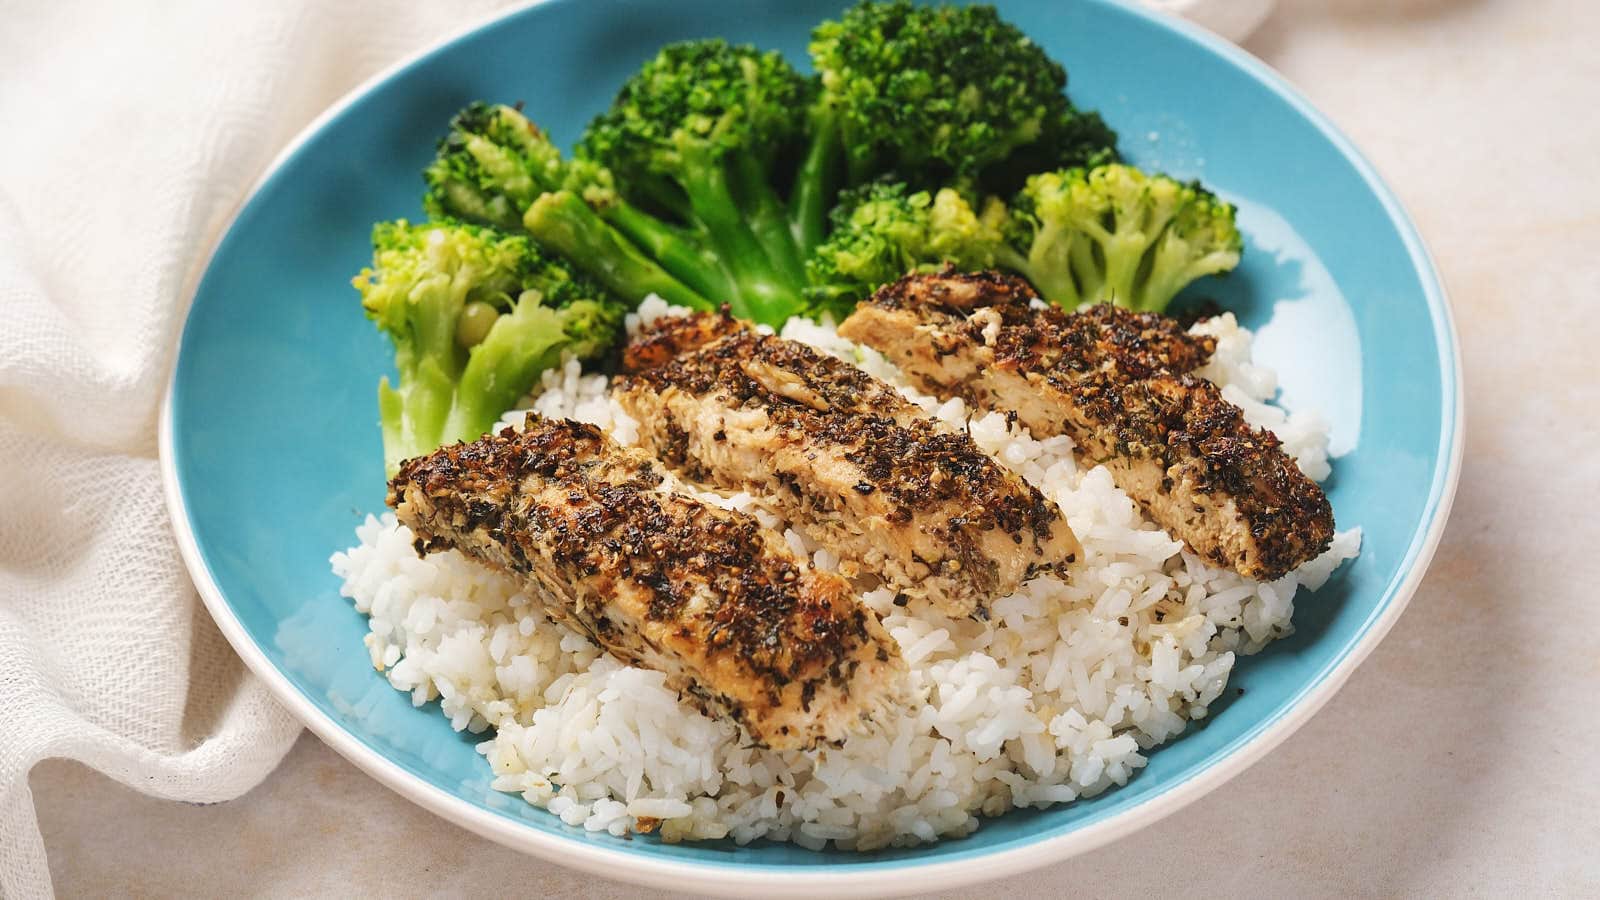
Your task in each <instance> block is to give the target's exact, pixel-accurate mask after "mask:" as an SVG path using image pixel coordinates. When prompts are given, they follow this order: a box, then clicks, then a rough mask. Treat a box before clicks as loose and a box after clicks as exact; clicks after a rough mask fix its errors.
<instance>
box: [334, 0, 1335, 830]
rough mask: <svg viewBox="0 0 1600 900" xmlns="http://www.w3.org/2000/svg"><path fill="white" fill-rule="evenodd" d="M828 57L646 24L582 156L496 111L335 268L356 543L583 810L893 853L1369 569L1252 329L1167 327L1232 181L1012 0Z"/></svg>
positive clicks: (403, 606) (1116, 738)
mask: <svg viewBox="0 0 1600 900" xmlns="http://www.w3.org/2000/svg"><path fill="white" fill-rule="evenodd" d="M810 52H811V57H812V59H811V62H812V64H813V66H814V68H815V70H816V72H817V74H816V75H814V76H806V75H802V74H800V73H799V72H798V71H797V70H796V69H794V68H793V67H792V66H791V64H790V63H789V62H788V61H786V60H785V59H783V58H782V57H781V56H779V55H778V54H776V53H766V52H762V51H759V50H757V49H754V48H750V47H741V46H732V45H729V44H726V43H724V42H722V41H719V40H699V41H691V42H687V43H680V44H673V45H670V46H667V47H665V48H663V49H662V50H661V51H660V54H659V55H658V56H657V57H656V58H654V59H652V60H650V61H649V62H647V63H646V64H645V65H644V66H643V68H642V69H641V70H640V71H639V72H638V73H637V74H636V75H635V76H634V77H633V78H631V79H630V80H629V81H628V82H627V83H626V84H625V85H624V86H623V87H622V89H621V90H620V92H619V93H618V94H617V97H616V100H615V102H614V103H613V105H612V106H611V108H610V109H608V110H605V111H603V112H601V113H600V114H599V115H598V116H597V117H596V118H595V119H594V121H593V123H592V124H591V125H590V126H589V128H588V130H587V131H586V133H585V134H584V136H583V138H582V140H581V141H580V142H579V144H578V146H577V148H576V150H575V152H574V153H573V154H571V155H570V156H564V155H563V154H562V153H561V152H560V151H559V150H558V149H557V148H556V147H555V146H554V145H553V144H552V143H551V142H550V140H549V139H548V138H547V137H546V136H545V134H544V133H543V132H542V131H541V130H540V129H539V128H538V127H537V126H536V125H535V124H534V123H533V122H532V121H531V120H530V119H529V118H528V117H527V116H526V115H525V114H524V113H525V111H524V109H523V108H522V106H521V105H520V104H519V105H517V106H515V107H513V106H503V105H488V104H474V105H472V106H471V107H469V108H467V109H465V110H463V111H462V112H461V113H460V114H459V115H458V116H457V117H456V118H455V119H454V120H453V121H452V122H451V123H450V125H449V129H448V133H447V134H446V135H445V136H444V137H443V139H442V140H441V141H440V143H439V151H438V156H437V158H436V159H435V161H434V162H433V163H432V164H431V165H430V166H429V167H428V169H427V171H426V173H425V179H426V182H427V193H426V195H425V200H424V206H425V208H426V210H427V213H428V217H429V218H428V221H426V222H421V223H412V222H407V221H404V220H400V221H395V222H390V223H383V224H380V225H378V226H377V227H376V228H375V230H374V235H373V242H374V257H373V263H372V266H371V267H370V268H369V269H367V270H365V271H363V272H362V273H361V274H360V275H359V276H358V277H357V278H356V279H355V284H356V287H357V288H358V289H359V291H360V293H361V296H362V302H363V305H364V307H365V310H366V312H367V314H368V315H369V316H370V317H371V318H372V319H373V320H374V321H375V322H376V323H377V325H378V326H379V327H380V328H381V329H382V330H383V331H384V332H385V333H387V334H388V335H389V336H390V337H391V338H392V339H393V341H394V345H395V364H396V369H397V371H398V376H399V377H398V380H397V381H396V382H394V383H390V381H389V380H388V379H384V381H383V382H382V384H381V385H380V387H379V410H380V416H381V420H382V426H383V443H384V451H385V458H386V464H387V469H388V473H389V477H390V482H389V494H388V503H389V506H391V507H392V508H393V511H392V512H389V513H385V514H384V515H382V516H381V517H379V516H372V517H369V518H368V519H367V521H366V522H365V523H364V524H363V525H361V526H360V528H358V529H357V539H358V544H357V545H356V546H354V547H351V548H350V549H348V550H346V551H343V552H340V553H336V554H334V556H333V560H332V564H333V568H334V571H335V573H336V574H337V575H338V576H339V577H340V578H341V579H342V580H343V584H344V588H343V590H344V593H345V595H346V596H348V597H350V598H352V599H353V600H354V602H355V605H356V608H357V609H358V610H360V611H361V612H362V613H364V614H366V615H367V616H368V617H369V621H370V633H369V634H368V635H367V641H366V642H367V647H368V649H369V651H370V653H371V656H372V662H373V664H374V666H376V667H377V669H379V670H380V671H381V672H383V673H384V675H385V676H386V677H387V678H388V679H389V681H390V682H391V683H392V684H393V685H394V686H395V687H396V688H398V689H400V690H404V691H408V692H410V693H411V695H412V699H413V701H414V702H415V703H416V704H417V705H419V706H420V705H423V704H426V703H429V702H432V701H438V706H439V709H440V711H441V712H442V713H443V714H444V715H446V716H448V717H449V718H450V721H451V723H452V725H453V726H454V727H455V728H456V729H457V730H466V731H470V732H472V733H475V734H478V733H482V734H484V735H485V739H484V740H483V741H482V742H481V743H480V744H479V745H478V749H479V751H480V752H481V753H482V754H483V755H484V757H485V759H486V764H487V765H488V766H490V767H492V769H493V773H494V782H493V783H494V786H495V787H496V788H497V789H499V790H503V791H508V792H514V793H518V794H521V795H522V796H523V797H524V798H526V799H527V800H528V802H530V803H533V804H536V805H538V806H542V807H545V808H547V809H548V810H549V811H550V812H551V813H554V814H555V815H557V816H559V817H560V818H561V819H562V820H563V821H564V822H566V823H568V824H569V825H573V826H581V827H583V828H586V829H588V830H591V831H598V830H605V831H609V832H611V833H612V834H618V835H621V834H626V833H629V832H658V833H659V835H660V837H661V838H662V839H663V840H667V841H680V840H704V839H720V838H731V839H732V840H734V841H736V842H739V843H746V842H749V841H752V840H756V839H761V838H764V839H768V840H781V841H793V842H795V843H797V844H800V845H802V846H805V847H809V848H812V849H821V848H823V847H825V846H827V845H828V844H830V843H831V844H833V845H835V846H836V847H838V848H840V849H846V850H870V849H874V848H878V847H883V846H889V845H908V844H916V843H922V842H930V841H936V840H939V839H942V838H948V837H958V836H962V835H965V834H968V833H970V832H972V831H974V830H975V829H977V828H979V827H980V823H981V820H982V818H983V817H986V816H997V815H1001V814H1003V813H1004V812H1005V811H1006V810H1008V809H1011V808H1013V807H1043V806H1050V805H1053V804H1062V803H1070V802H1072V801H1074V800H1076V799H1078V798H1082V797H1090V796H1093V795H1095V794H1098V793H1100V792H1102V791H1105V790H1107V789H1109V788H1112V787H1114V786H1117V785H1122V784H1124V783H1126V782H1127V781H1128V780H1129V779H1130V778H1134V777H1137V772H1138V770H1139V769H1140V768H1141V767H1142V766H1143V765H1144V764H1145V753H1146V752H1147V751H1149V750H1150V749H1152V748H1154V747H1156V746H1158V745H1160V744H1162V743H1164V742H1166V741H1168V740H1172V739H1174V738H1177V737H1179V736H1180V735H1181V734H1182V733H1183V731H1184V730H1185V728H1187V727H1189V725H1190V724H1191V723H1193V722H1196V721H1198V720H1202V719H1204V718H1205V717H1206V716H1207V715H1208V714H1209V712H1210V711H1211V710H1212V708H1213V706H1214V704H1216V703H1217V702H1218V700H1219V698H1221V697H1222V696H1223V694H1224V691H1225V690H1226V688H1227V684H1228V678H1229V675H1230V673H1231V672H1232V670H1233V668H1234V666H1235V665H1237V664H1240V662H1241V657H1243V656H1247V655H1249V654H1251V653H1254V652H1255V651H1257V650H1259V649H1261V648H1262V647H1264V646H1265V645H1266V644H1268V643H1269V642H1271V641H1272V640H1274V639H1275V638H1278V637H1281V636H1283V635H1285V634H1288V633H1289V632H1290V631H1291V630H1292V624H1291V614H1292V612H1293V608H1294V604H1295V602H1296V600H1297V599H1305V594H1304V593H1302V589H1303V590H1304V592H1305V593H1309V592H1311V591H1315V590H1316V589H1317V588H1318V587H1320V586H1321V585H1322V584H1323V582H1324V581H1326V580H1327V579H1328V578H1329V576H1330V575H1331V573H1332V572H1333V570H1334V569H1335V568H1337V567H1338V566H1339V565H1340V564H1341V563H1342V562H1343V561H1345V560H1347V559H1350V558H1352V557H1353V556H1355V554H1356V552H1357V550H1358V545H1359V540H1360V538H1359V532H1358V531H1357V530H1354V529H1351V530H1347V531H1336V530H1335V528H1334V517H1333V511H1332V509H1331V508H1330V506H1329V504H1328V501H1327V498H1326V497H1325V496H1324V494H1323V492H1322V490H1321V489H1320V488H1319V487H1318V485H1317V482H1318V481H1319V480H1321V479H1323V478H1326V477H1327V476H1328V474H1329V473H1330V464H1329V460H1328V455H1327V428H1326V426H1325V425H1324V424H1323V422H1322V421H1321V420H1320V419H1318V418H1317V417H1316V416H1315V415H1314V414H1311V413H1308V412H1304V411H1296V412H1294V413H1288V412H1286V411H1284V410H1283V409H1281V408H1279V407H1277V406H1274V405H1273V404H1272V403H1271V400H1272V398H1273V396H1274V395H1275V393H1276V385H1275V381H1274V376H1273V374H1272V373H1271V372H1270V371H1268V370H1266V369H1263V368H1261V367H1259V366H1256V365H1254V364H1252V363H1251V361H1250V341H1251V335H1250V333H1249V332H1248V331H1246V330H1245V329H1243V328H1241V327H1240V326H1239V325H1238V323H1237V322H1236V321H1235V319H1234V317H1233V316H1232V315H1231V314H1229V313H1226V312H1221V313H1219V314H1216V315H1212V316H1210V317H1206V318H1202V319H1199V320H1198V321H1195V322H1193V323H1192V324H1183V323H1180V321H1179V320H1178V319H1175V318H1172V317H1169V316H1167V315H1165V312H1166V310H1167V308H1168V306H1169V304H1171V303H1172V301H1173V300H1174V298H1175V297H1176V296H1177V295H1178V294H1179V292H1180V291H1182V290H1183V289H1184V288H1185V287H1187V286H1189V285H1190V284H1192V283H1194V282H1197V281H1199V282H1200V285H1198V286H1197V287H1196V291H1203V286H1204V279H1205V278H1207V277H1209V276H1217V275H1222V274H1225V273H1226V272H1227V271H1228V270H1230V269H1232V268H1233V267H1234V266H1236V265H1237V263H1238V261H1239V254H1240V252H1241V248H1242V246H1243V241H1242V239H1241V236H1240V234H1239V232H1238V230H1237V228H1236V225H1235V221H1234V210H1233V208H1232V207H1231V206H1230V205H1229V204H1227V203H1225V202H1223V201H1222V200H1220V199H1218V198H1217V197H1216V196H1214V195H1213V194H1212V193H1210V192H1209V191H1207V190H1206V189H1205V188H1204V187H1202V186H1201V185H1199V184H1198V183H1182V182H1179V181H1177V180H1174V179H1172V178H1168V177H1166V176H1164V175H1160V174H1157V173H1153V172H1145V171H1141V170H1140V169H1138V168H1135V167H1134V166H1132V165H1129V164H1127V163H1125V162H1122V161H1121V160H1120V157H1119V155H1118V152H1117V149H1116V145H1115V140H1116V137H1115V134H1114V133H1113V132H1112V131H1111V129H1110V128H1109V127H1108V126H1107V125H1106V124H1105V123H1104V122H1102V121H1101V119H1100V118H1099V116H1097V115H1096V114H1094V113H1092V112H1089V111H1086V110H1082V109H1079V108H1077V107H1075V106H1074V105H1073V104H1072V103H1071V102H1070V101H1069V100H1068V99H1067V95H1066V94H1065V93H1064V89H1065V84H1066V74H1065V71H1064V69H1063V68H1062V67H1061V66H1060V65H1059V64H1057V63H1056V62H1054V61H1053V60H1051V59H1050V58H1049V57H1048V56H1047V55H1046V54H1045V53H1044V52H1043V51H1042V50H1041V49H1040V48H1038V47H1037V46H1035V45H1034V44H1032V43H1031V42H1030V41H1029V40H1028V39H1027V37H1026V36H1025V35H1023V34H1022V33H1021V32H1019V31H1018V30H1017V29H1016V28H1015V27H1014V26H1012V25H1010V24H1009V23H1007V22H1005V21H1003V20H1002V19H1000V18H999V17H998V16H997V15H996V13H995V11H994V10H993V9H991V8H989V7H982V6H973V7H913V6H911V5H909V4H907V3H898V2H893V3H878V2H866V3H862V4H860V5H858V6H855V7H853V8H851V9H849V10H847V11H845V12H844V13H843V14H842V15H841V16H840V17H839V18H838V19H837V20H836V21H830V22H825V23H823V24H821V25H819V26H818V27H817V28H816V30H815V32H814V33H813V41H812V43H811V47H810ZM1190 293H1191V294H1193V293H1195V292H1194V291H1191V292H1190ZM1313 599H1314V598H1313Z"/></svg>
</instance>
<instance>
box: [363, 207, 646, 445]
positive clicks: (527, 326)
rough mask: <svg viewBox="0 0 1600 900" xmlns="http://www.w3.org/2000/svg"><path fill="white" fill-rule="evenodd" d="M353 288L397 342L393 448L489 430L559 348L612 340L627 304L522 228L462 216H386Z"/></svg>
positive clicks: (388, 406)
mask: <svg viewBox="0 0 1600 900" xmlns="http://www.w3.org/2000/svg"><path fill="white" fill-rule="evenodd" d="M372 243H373V259H372V265H371V266H370V267H368V268H366V269H363V270H362V272H361V274H359V275H357V276H356V277H355V278H354V279H353V281H352V284H354V286H355V288H356V290H358V291H359V292H360V293H361V304H362V307H363V309H365V310H366V313H367V315H368V317H369V318H371V319H372V320H373V321H374V322H376V323H377V325H378V327H379V328H380V329H382V330H383V331H384V333H386V334H387V335H388V336H389V337H390V339H391V340H392V341H393V342H394V347H395V367H396V369H397V370H398V373H399V382H398V384H397V385H393V386H392V385H391V384H390V383H389V380H388V379H387V378H385V379H384V380H383V381H382V383H381V384H380V385H379V389H378V404H379V410H380V413H381V415H382V419H383V434H384V456H385V460H386V462H387V463H388V465H389V468H390V470H391V471H392V470H393V469H394V468H395V467H396V466H397V465H398V464H399V462H400V460H402V459H404V458H406V457H408V456H415V455H417V454H420V453H427V452H430V451H432V450H433V449H434V448H436V447H438V446H440V445H441V444H445V443H449V442H452V441H457V440H471V439H473V438H476V437H478V436H479V435H481V434H483V432H484V431H486V430H487V429H488V428H489V427H490V426H492V425H493V424H494V422H495V420H496V419H497V418H498V417H499V416H500V414H501V413H503V412H505V411H506V410H507V409H509V408H510V406H511V404H513V403H515V402H516V400H517V399H518V398H519V397H521V396H522V395H523V394H524V393H526V392H527V391H528V389H529V388H530V387H532V385H533V383H534V380H535V379H536V378H537V377H538V374H539V373H540V372H541V371H543V370H544V369H546V368H548V367H550V366H552V365H554V364H556V363H557V362H559V361H560V356H561V353H562V352H570V353H574V354H576V355H578V356H582V357H594V356H597V355H599V354H600V353H603V352H604V351H605V350H606V349H607V348H609V347H610V346H611V344H612V343H614V341H615V339H616V335H617V330H618V328H619V326H620V325H621V321H622V315H623V310H624V307H623V306H622V304H621V303H619V302H617V301H616V300H615V299H613V298H612V297H611V295H610V294H608V293H607V292H606V291H604V290H603V289H602V288H600V287H599V286H597V285H596V284H594V283H593V282H591V281H589V280H587V279H586V278H583V277H582V276H579V275H577V274H575V273H574V272H572V271H571V270H570V269H568V268H567V267H566V266H565V265H564V264H563V263H561V262H560V261H559V260H556V259H555V258H553V257H550V256H548V255H546V254H544V253H542V252H541V251H540V250H539V249H538V247H537V246H536V245H535V244H534V243H533V242H532V241H531V240H529V239H528V238H527V237H526V236H524V235H513V234H506V233H503V232H500V231H497V230H495V229H493V228H489V227H483V226H478V225H472V224H467V223H463V222H459V221H450V220H440V221H434V222H425V223H417V224H413V223H411V222H407V221H405V220H403V219H402V220H398V221H394V222H384V223H380V224H378V225H377V226H376V227H375V228H374V229H373V234H372Z"/></svg>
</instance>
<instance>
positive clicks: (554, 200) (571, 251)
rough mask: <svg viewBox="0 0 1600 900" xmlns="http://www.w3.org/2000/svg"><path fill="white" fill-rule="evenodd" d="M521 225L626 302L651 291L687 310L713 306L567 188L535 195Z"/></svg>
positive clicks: (713, 306) (635, 301)
mask: <svg viewBox="0 0 1600 900" xmlns="http://www.w3.org/2000/svg"><path fill="white" fill-rule="evenodd" d="M522 224H523V227H524V228H526V229H527V230H528V233H529V234H532V235H533V237H534V239H535V240H537V241H539V242H540V243H542V244H544V245H546V246H548V247H550V248H552V249H554V250H555V251H556V252H557V253H560V254H561V255H562V256H565V257H566V258H567V259H568V260H571V261H572V262H573V263H574V264H575V265H578V266H581V267H583V268H584V269H585V270H586V271H587V272H588V273H589V274H590V275H592V276H594V278H595V279H596V280H598V281H599V282H600V283H601V284H603V285H605V286H606V287H608V288H610V289H611V290H612V291H614V292H616V293H617V295H619V296H621V297H622V298H623V299H625V300H627V301H628V302H629V303H633V304H637V303H638V302H639V301H641V300H643V299H644V298H645V297H647V296H649V295H650V294H655V295H656V296H658V297H660V298H661V299H663V300H665V301H667V302H668V303H672V304H675V305H677V306H687V307H689V308H690V309H706V310H709V309H715V308H716V306H717V304H715V303H712V302H711V301H710V300H708V299H706V298H705V297H704V296H703V295H701V294H699V293H697V292H695V291H694V290H693V289H692V288H690V287H688V286H687V285H685V284H684V283H683V282H681V281H679V280H678V279H676V278H674V277H672V275H670V274H668V273H667V271H666V270H665V269H662V268H661V267H660V266H658V265H656V264H655V263H653V262H651V261H650V260H649V259H648V258H647V257H645V255H644V254H642V253H640V252H639V249H638V248H637V247H635V246H634V245H633V244H632V243H630V242H629V241H628V239H627V238H625V237H623V236H622V234H621V233H619V232H618V231H617V230H616V229H615V228H612V227H611V226H610V225H607V224H606V223H605V221H603V220H602V219H601V218H600V217H599V216H597V215H595V212H594V210H592V209H590V208H589V205H588V204H587V203H584V202H583V201H582V200H581V199H579V198H578V196H577V195H576V194H574V193H572V192H571V191H555V192H553V193H549V194H544V195H542V196H540V197H539V199H538V200H535V201H534V203H533V205H532V206H530V207H528V212H527V214H526V215H524V216H523V218H522Z"/></svg>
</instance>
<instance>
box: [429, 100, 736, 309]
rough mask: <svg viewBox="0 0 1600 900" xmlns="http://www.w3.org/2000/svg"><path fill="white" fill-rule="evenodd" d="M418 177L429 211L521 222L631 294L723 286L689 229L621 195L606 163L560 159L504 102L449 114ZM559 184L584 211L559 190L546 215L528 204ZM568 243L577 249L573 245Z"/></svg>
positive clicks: (709, 299) (715, 298)
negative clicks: (579, 249) (432, 154)
mask: <svg viewBox="0 0 1600 900" xmlns="http://www.w3.org/2000/svg"><path fill="white" fill-rule="evenodd" d="M423 177H424V178H425V180H426V181H427V183H428V193H427V195H426V196H425V197H424V198H423V205H424V207H425V208H426V209H427V210H428V212H429V214H430V215H433V216H435V217H440V216H449V217H454V218H458V219H464V220H466V221H470V222H478V223H482V224H488V225H493V226H495V227H497V228H502V229H507V230H515V229H519V228H526V229H528V231H529V232H530V233H531V234H532V235H533V236H534V238H535V239H536V240H538V241H539V242H541V243H543V244H546V245H549V246H552V247H556V248H557V249H558V252H560V253H562V254H563V255H566V256H567V258H568V259H570V260H571V261H572V262H573V263H574V264H575V265H578V266H580V267H582V268H585V269H587V270H588V271H589V272H590V273H591V274H592V275H594V276H595V277H596V278H598V279H600V280H601V281H602V282H603V283H604V284H605V285H606V287H608V288H610V289H611V290H612V291H613V292H614V293H616V294H617V295H618V296H619V297H622V298H623V299H626V300H628V301H630V302H632V303H637V302H638V301H640V300H642V299H644V297H645V296H647V295H649V294H651V293H655V294H658V295H660V296H661V298H662V299H664V300H666V301H667V302H669V303H675V304H678V305H681V306H689V307H693V308H701V309H709V308H713V307H715V306H716V305H717V304H720V303H725V302H728V300H729V298H730V295H731V293H732V287H731V285H730V283H729V281H728V279H727V277H726V275H725V274H724V273H723V271H722V269H721V267H720V266H719V265H718V263H717V261H716V260H715V259H714V258H712V257H710V256H709V254H708V253H707V252H706V250H705V249H704V248H703V247H701V246H699V245H698V244H697V243H696V242H695V241H694V240H693V239H692V238H691V237H690V236H688V235H685V234H683V233H682V232H681V230H679V229H676V228H673V227H672V226H670V225H668V224H667V223H665V222H662V221H660V220H658V219H656V218H655V217H653V216H650V215H649V214H647V213H644V212H642V211H640V210H638V209H637V208H635V207H633V206H631V205H630V204H628V203H627V202H625V201H624V200H623V199H622V198H621V197H620V196H618V195H617V192H616V189H615V187H614V185H613V183H612V177H611V173H610V172H609V171H607V170H606V169H605V168H603V167H601V166H598V165H595V164H593V163H589V162H586V161H583V160H563V159H562V157H561V151H560V150H558V149H557V148H556V146H555V145H554V144H552V143H551V142H550V140H549V138H548V137H547V136H546V135H545V134H544V132H542V131H540V130H539V128H538V127H537V126H535V125H534V124H533V123H532V122H530V121H528V119H527V118H526V117H524V116H523V115H522V113H521V112H519V111H517V110H516V109H513V108H511V107H509V106H489V105H487V104H484V103H474V104H472V105H471V106H468V107H467V108H466V109H464V110H462V111H461V112H460V113H458V114H457V115H456V116H455V118H454V119H453V120H451V123H450V131H449V133H448V134H447V135H446V136H445V137H444V139H443V140H441V141H440V142H439V152H438V155H437V156H436V157H435V159H434V161H433V162H432V163H431V164H430V165H429V166H428V168H427V170H426V171H425V172H424V173H423ZM562 192H565V194H566V196H567V197H581V198H582V200H583V202H586V203H587V204H588V205H589V207H590V208H591V211H590V212H588V214H587V215H583V214H582V213H580V212H579V211H577V210H575V209H573V208H572V207H571V204H570V202H568V201H567V200H566V199H565V198H563V199H558V200H556V201H554V202H552V204H551V205H549V206H548V207H547V211H546V213H545V214H534V213H533V212H532V208H533V207H534V206H535V205H536V204H537V203H538V202H539V201H540V200H541V198H545V197H548V196H551V195H553V194H557V193H562ZM557 211H559V214H557ZM544 228H550V229H554V230H559V232H560V233H559V234H555V233H545V232H544V231H543V229H544ZM630 242H631V243H630ZM634 245H637V247H635V246H634ZM572 246H581V247H582V248H583V250H584V254H583V255H575V254H573V253H572V252H570V249H568V248H570V247H572ZM641 249H642V250H643V253H642V254H641V252H640V250H641Z"/></svg>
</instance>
